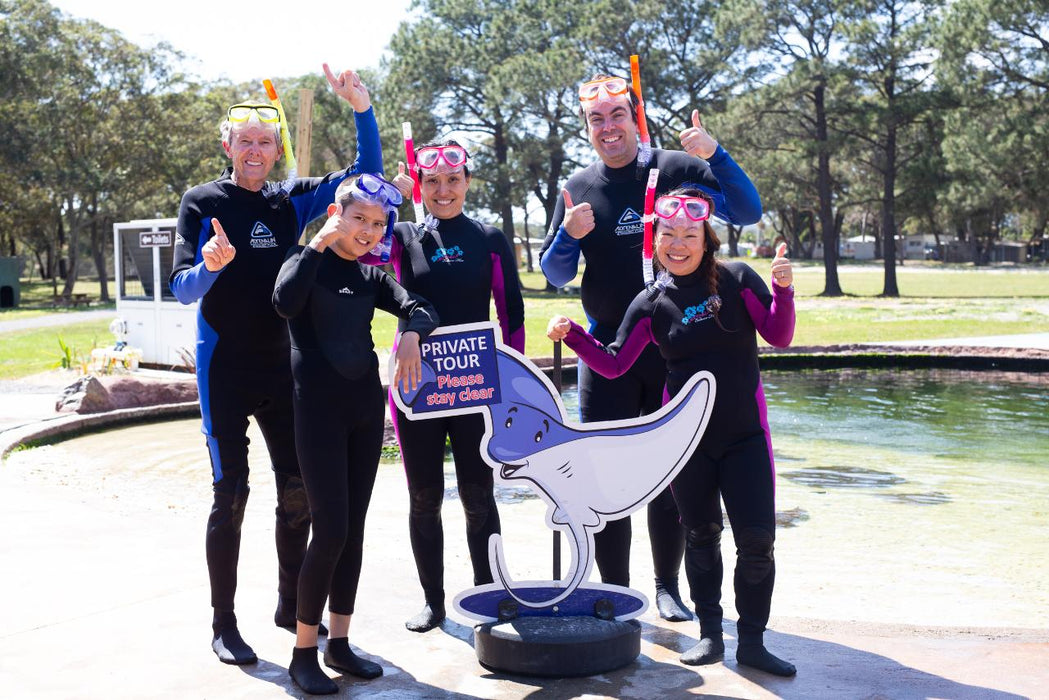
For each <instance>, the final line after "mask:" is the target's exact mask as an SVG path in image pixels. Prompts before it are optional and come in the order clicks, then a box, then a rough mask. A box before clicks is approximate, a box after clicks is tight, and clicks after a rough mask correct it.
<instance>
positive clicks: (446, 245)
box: [390, 214, 524, 606]
mask: <svg viewBox="0 0 1049 700" xmlns="http://www.w3.org/2000/svg"><path fill="white" fill-rule="evenodd" d="M428 221H429V222H430V224H431V228H434V227H435V229H436V230H431V231H428V232H427V233H426V235H425V236H420V230H421V229H420V228H419V227H417V226H416V225H415V224H409V223H402V224H397V226H396V227H395V229H394V231H395V235H394V243H393V250H392V252H391V257H390V261H391V262H392V263H393V266H394V269H395V271H396V273H397V278H398V280H399V281H400V282H401V284H403V285H404V287H405V288H406V289H408V290H410V291H412V292H416V293H418V294H420V295H422V296H423V297H425V298H426V299H428V300H429V301H430V302H431V303H432V304H433V305H434V308H436V309H437V313H438V314H439V315H440V317H441V325H444V326H450V325H457V324H461V323H477V322H482V321H488V320H489V314H490V306H491V302H492V300H493V299H494V301H495V307H496V313H497V315H498V318H499V324H500V326H501V328H502V337H503V342H504V343H505V344H507V345H510V346H511V347H513V348H515V349H517V350H520V351H522V352H523V351H524V301H523V299H522V298H521V286H520V282H519V281H518V278H517V265H516V262H515V259H514V256H513V252H512V251H511V249H510V245H509V242H508V241H507V240H506V236H504V235H503V232H502V231H500V230H498V229H496V228H494V227H492V226H488V225H485V224H482V223H481V222H479V221H475V220H473V219H471V218H469V217H467V216H466V215H464V214H460V215H459V216H456V217H455V218H452V219H434V218H433V217H428ZM391 413H392V414H393V415H395V416H396V418H395V421H396V422H395V425H396V428H397V438H398V442H399V444H400V446H401V456H402V458H403V459H404V470H405V474H406V475H407V478H408V494H409V497H410V499H411V504H410V512H409V517H408V531H409V534H410V535H411V542H412V551H413V552H414V554H415V563H416V566H417V568H418V571H419V582H420V583H421V584H422V587H423V594H424V595H425V598H426V602H427V603H430V604H433V605H441V606H443V605H444V528H443V526H442V524H441V504H442V502H443V501H444V446H445V441H446V439H448V440H449V441H450V442H451V446H452V456H453V459H454V461H455V477H456V484H457V485H458V490H459V500H460V501H462V504H463V510H464V511H465V513H466V541H467V546H468V547H469V550H470V561H471V563H472V565H473V573H474V584H475V585H480V584H483V583H491V581H492V572H491V569H490V567H489V564H488V538H489V536H491V535H492V534H494V533H497V532H499V511H498V510H497V509H496V504H495V496H494V495H493V492H492V488H493V478H492V477H493V475H492V469H491V467H489V466H488V465H487V464H486V463H485V462H484V460H483V459H482V458H481V438H482V437H483V435H484V419H483V417H482V416H481V415H480V414H470V415H463V416H451V417H447V418H428V419H425V420H408V419H407V418H405V416H404V414H403V413H401V412H400V411H399V410H397V409H396V406H395V405H393V403H392V401H391Z"/></svg>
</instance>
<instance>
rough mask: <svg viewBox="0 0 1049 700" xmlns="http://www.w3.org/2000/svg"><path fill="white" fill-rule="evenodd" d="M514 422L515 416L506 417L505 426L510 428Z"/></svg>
mask: <svg viewBox="0 0 1049 700" xmlns="http://www.w3.org/2000/svg"><path fill="white" fill-rule="evenodd" d="M513 424H514V419H513V418H507V419H506V422H505V423H503V426H505V427H507V428H509V427H510V426H511V425H513Z"/></svg>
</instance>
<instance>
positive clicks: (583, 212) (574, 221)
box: [561, 190, 594, 238]
mask: <svg viewBox="0 0 1049 700" xmlns="http://www.w3.org/2000/svg"><path fill="white" fill-rule="evenodd" d="M561 194H562V195H563V196H564V198H565V219H564V222H563V224H562V225H563V226H564V227H565V231H567V232H568V235H569V236H571V237H572V238H583V237H584V236H586V235H587V234H588V233H590V232H591V231H593V230H594V210H593V208H592V207H591V206H590V202H583V203H582V204H579V205H576V206H572V195H570V194H568V190H561Z"/></svg>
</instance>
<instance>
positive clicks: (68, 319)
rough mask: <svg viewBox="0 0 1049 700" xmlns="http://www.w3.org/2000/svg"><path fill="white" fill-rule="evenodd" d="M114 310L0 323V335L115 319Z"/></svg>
mask: <svg viewBox="0 0 1049 700" xmlns="http://www.w3.org/2000/svg"><path fill="white" fill-rule="evenodd" d="M116 317H117V310H116V309H96V310H94V311H70V312H68V313H53V314H46V315H44V316H33V317H32V318H22V319H17V320H14V321H0V333H11V332H12V331H27V330H32V329H34V328H50V327H52V326H65V325H67V324H70V323H83V322H84V321H94V320H97V319H100V318H116Z"/></svg>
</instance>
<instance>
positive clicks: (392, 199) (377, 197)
mask: <svg viewBox="0 0 1049 700" xmlns="http://www.w3.org/2000/svg"><path fill="white" fill-rule="evenodd" d="M345 196H350V197H353V198H354V199H356V200H357V201H358V202H361V203H363V204H378V205H379V206H381V207H382V209H383V211H384V212H386V233H384V234H383V236H382V240H380V241H379V243H378V244H377V245H376V246H375V247H374V248H372V250H371V254H372V255H374V256H376V257H378V258H379V259H380V260H382V262H383V263H388V262H390V249H391V248H392V246H393V225H394V224H395V223H397V207H399V206H401V202H403V201H404V197H403V196H402V195H401V191H400V190H398V189H397V188H396V187H395V186H394V185H393V183H391V182H389V181H387V180H386V179H384V178H383V177H382V176H380V175H374V174H372V173H364V174H362V175H361V176H360V177H358V178H357V179H356V180H354V181H353V184H352V185H351V186H350V189H349V191H348V192H346V195H345Z"/></svg>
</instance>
